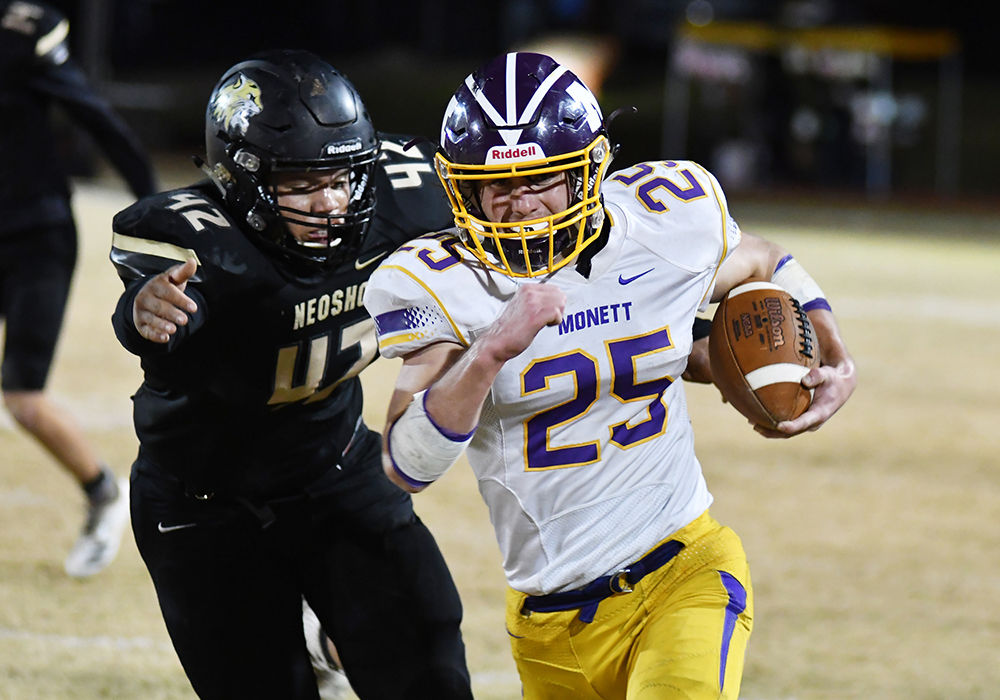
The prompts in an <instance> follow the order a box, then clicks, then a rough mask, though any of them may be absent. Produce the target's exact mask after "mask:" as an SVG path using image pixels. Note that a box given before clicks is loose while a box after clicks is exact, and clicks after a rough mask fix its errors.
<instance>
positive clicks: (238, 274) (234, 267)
mask: <svg viewBox="0 0 1000 700" xmlns="http://www.w3.org/2000/svg"><path fill="white" fill-rule="evenodd" d="M112 228H113V230H114V234H113V239H112V248H111V261H112V262H113V263H114V264H115V267H116V268H117V269H118V274H119V276H120V277H121V278H122V279H123V280H126V281H127V280H130V279H135V278H137V277H151V276H154V275H157V274H159V273H161V272H163V271H164V270H166V269H168V268H170V267H173V266H174V265H177V264H178V263H182V262H185V261H186V260H189V259H194V260H196V261H197V263H198V271H197V272H196V273H195V276H194V277H193V278H192V280H191V281H192V282H194V283H198V282H201V281H203V280H206V279H209V278H211V279H212V280H214V281H219V282H222V280H223V279H224V280H226V281H225V282H223V283H225V284H229V285H235V287H236V289H234V291H237V290H238V289H240V288H243V287H245V286H246V285H247V284H249V283H250V282H251V281H252V280H253V279H255V278H259V277H260V276H261V275H269V276H270V275H275V274H276V273H275V271H274V268H273V265H272V264H271V263H270V262H269V260H268V259H267V257H266V256H265V255H264V254H263V253H262V252H260V250H258V249H257V247H256V246H254V245H253V243H252V242H250V240H249V239H247V237H246V235H245V234H244V233H243V232H242V231H241V230H240V227H239V225H238V224H237V222H236V221H235V220H234V219H233V218H232V217H231V216H230V215H229V213H228V212H227V211H226V210H225V208H223V206H222V205H221V203H220V202H219V200H218V198H217V196H216V195H215V188H214V185H211V184H210V183H203V184H200V185H196V186H193V187H188V188H184V189H178V190H171V191H168V192H161V193H159V194H155V195H151V196H149V197H144V198H143V199H140V200H139V201H138V202H136V203H135V204H133V205H132V206H130V207H128V208H127V209H124V210H122V211H120V212H118V214H116V215H115V217H114V219H113V221H112Z"/></svg>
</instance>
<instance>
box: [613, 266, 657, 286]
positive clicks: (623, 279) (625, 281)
mask: <svg viewBox="0 0 1000 700" xmlns="http://www.w3.org/2000/svg"><path fill="white" fill-rule="evenodd" d="M655 269H656V268H655V267H651V268H649V269H648V270H646V271H645V272H640V273H639V274H638V275H636V276H635V277H622V276H621V275H618V284H629V283H630V282H635V281H636V280H637V279H639V278H640V277H642V276H643V275H648V274H649V273H650V272H652V271H653V270H655Z"/></svg>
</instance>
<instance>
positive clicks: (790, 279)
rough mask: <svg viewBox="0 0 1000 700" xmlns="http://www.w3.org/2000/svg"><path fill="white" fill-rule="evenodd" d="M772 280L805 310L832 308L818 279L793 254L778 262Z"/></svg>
mask: <svg viewBox="0 0 1000 700" xmlns="http://www.w3.org/2000/svg"><path fill="white" fill-rule="evenodd" d="M771 281H772V282H774V283H775V284H776V285H778V286H779V287H781V288H782V289H784V290H785V291H786V292H788V293H789V294H791V295H792V298H793V299H795V300H796V301H798V302H799V306H801V307H802V310H803V311H812V310H813V309H826V310H827V311H829V310H830V303H829V302H828V301H827V300H826V297H825V296H824V294H823V290H822V289H820V288H819V285H818V284H816V280H814V279H813V278H812V277H810V276H809V273H808V272H806V271H805V268H803V267H802V266H801V265H799V263H798V262H797V261H796V260H795V258H793V257H792V256H791V255H786V256H785V257H783V258H782V259H781V260H780V261H779V262H778V266H777V267H775V268H774V273H773V274H772V275H771Z"/></svg>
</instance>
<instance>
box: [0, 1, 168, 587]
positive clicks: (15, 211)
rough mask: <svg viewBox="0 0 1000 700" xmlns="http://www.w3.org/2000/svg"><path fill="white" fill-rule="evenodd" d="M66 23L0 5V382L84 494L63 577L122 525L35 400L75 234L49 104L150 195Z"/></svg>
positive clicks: (70, 434) (109, 499)
mask: <svg viewBox="0 0 1000 700" xmlns="http://www.w3.org/2000/svg"><path fill="white" fill-rule="evenodd" d="M68 37H69V22H68V21H67V20H66V18H65V17H64V16H63V15H62V13H60V12H59V11H58V10H56V9H55V8H54V7H51V6H49V5H47V4H45V3H41V2H33V1H32V2H25V1H18V2H10V1H8V0H0V318H2V319H4V323H5V337H6V340H5V343H4V348H3V365H2V367H0V384H2V389H3V399H4V404H5V405H6V407H7V410H8V411H9V412H10V414H11V416H13V418H14V420H16V421H17V423H18V424H19V425H20V426H22V427H23V428H25V429H26V430H27V431H28V432H29V433H31V435H33V436H34V437H35V438H36V439H37V440H38V441H39V443H40V444H41V445H42V446H43V447H44V448H45V449H46V450H47V451H48V452H49V453H50V454H51V455H52V456H53V457H54V458H55V459H56V460H57V462H58V463H59V465H60V466H61V467H62V468H63V469H65V470H66V471H67V472H68V473H70V474H71V475H72V476H73V477H74V478H75V479H76V480H77V481H78V482H79V483H80V485H81V487H82V488H83V491H84V493H85V494H86V502H87V517H86V521H85V523H84V526H83V530H82V532H81V533H80V536H79V537H78V539H77V540H76V543H75V544H74V545H73V548H72V549H71V550H70V553H69V555H68V556H67V557H66V561H65V564H64V566H65V569H66V573H68V574H69V575H70V576H76V577H84V576H91V575H93V574H96V573H97V572H98V571H101V570H102V569H103V568H104V567H106V566H107V565H108V564H110V563H111V561H112V560H113V559H114V557H115V555H116V554H117V552H118V546H119V543H120V542H121V537H122V532H123V531H124V529H125V527H126V525H127V524H128V495H127V493H126V492H125V489H126V488H127V486H128V482H127V481H125V480H124V479H123V480H122V481H121V483H120V484H119V483H118V482H117V481H116V479H115V475H114V473H113V472H112V471H111V469H110V468H109V467H108V466H107V465H106V464H104V463H103V462H102V461H101V459H100V457H99V456H98V454H97V452H96V450H95V448H94V446H93V445H91V443H90V441H89V440H88V439H87V438H86V436H85V435H84V433H83V431H82V429H81V428H80V426H79V425H78V424H77V422H76V419H75V418H74V417H73V415H72V414H70V413H69V412H67V411H66V410H64V409H63V408H62V407H60V406H59V405H57V404H56V403H54V402H52V401H51V400H50V399H49V398H48V396H47V395H46V393H45V391H44V390H45V385H46V382H47V380H48V376H49V370H50V368H51V365H52V358H53V353H54V352H55V348H56V343H57V342H58V339H59V332H60V328H61V326H62V320H63V314H64V312H65V308H66V300H67V298H68V296H69V289H70V280H71V279H72V276H73V269H74V267H75V265H76V254H77V234H76V227H75V225H74V222H73V211H72V209H71V206H70V185H69V178H68V176H67V172H66V166H65V163H63V162H62V159H61V157H60V153H59V150H58V148H57V142H58V139H57V138H56V132H55V130H54V129H53V124H52V120H53V112H54V109H53V107H56V108H58V109H59V110H60V111H61V112H62V113H63V114H65V115H66V116H68V117H69V118H70V119H72V121H73V122H74V123H75V124H78V125H80V126H82V127H84V128H85V129H86V131H87V132H88V133H89V134H90V135H91V136H92V137H93V138H94V141H95V142H96V143H97V144H98V145H99V146H100V147H101V150H102V152H103V154H104V155H105V157H107V158H108V160H109V161H110V162H111V163H112V164H113V165H114V166H115V168H116V169H117V170H118V171H119V173H120V174H121V175H122V177H123V178H124V179H125V180H126V181H127V183H128V185H129V187H130V188H131V190H132V192H133V193H134V194H135V195H136V196H137V197H141V196H145V195H147V194H150V193H152V192H153V191H154V190H155V185H154V176H153V171H152V168H151V167H150V163H149V158H148V157H147V156H146V154H145V152H144V150H143V148H142V146H141V144H140V142H139V139H138V138H137V137H136V136H135V134H134V133H133V132H132V130H131V129H130V128H129V127H128V126H127V124H126V123H125V122H124V121H123V120H122V118H121V117H120V116H119V115H118V114H116V113H115V112H114V110H113V109H112V107H111V105H110V104H108V102H107V101H106V100H104V99H103V98H102V97H100V96H99V95H98V94H97V93H96V92H95V90H94V88H93V86H92V85H91V84H90V82H89V81H88V80H87V77H86V75H85V74H84V73H83V71H82V70H81V69H80V68H79V66H78V65H77V64H76V63H75V62H74V61H73V59H72V57H71V56H70V53H69V47H68Z"/></svg>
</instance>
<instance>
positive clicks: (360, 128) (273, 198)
mask: <svg viewBox="0 0 1000 700" xmlns="http://www.w3.org/2000/svg"><path fill="white" fill-rule="evenodd" d="M205 151H206V154H207V157H208V163H207V166H206V170H207V171H208V172H209V175H210V176H211V178H212V179H213V180H214V181H215V183H216V184H217V185H218V186H219V188H220V189H221V190H222V193H223V195H224V197H225V201H226V204H227V206H228V207H229V209H230V211H231V212H232V213H234V214H235V215H236V216H237V217H239V218H241V219H243V220H245V221H246V222H247V224H248V225H249V228H250V230H251V231H252V233H253V234H254V235H256V237H257V238H258V239H259V241H261V242H262V243H263V246H264V247H265V249H266V250H269V251H270V252H274V253H277V254H279V255H280V256H283V257H285V258H287V259H291V260H294V261H300V262H307V263H311V264H313V265H314V266H316V265H318V266H323V267H332V266H336V265H338V264H340V263H341V262H343V261H345V260H347V259H349V258H350V257H351V256H353V255H354V254H356V253H357V251H358V249H359V248H360V246H361V241H362V239H363V237H364V235H365V232H366V230H367V226H368V222H369V221H370V220H371V218H372V215H373V214H374V211H375V187H374V180H375V178H374V172H373V171H374V168H375V162H376V160H377V159H378V155H379V140H378V136H377V135H376V133H375V128H374V127H373V126H372V123H371V119H370V118H369V116H368V111H367V109H366V108H365V105H364V103H363V102H362V101H361V96H360V95H359V94H358V91H357V90H356V89H355V88H354V86H353V85H352V84H351V82H350V81H349V80H348V79H347V78H346V77H345V76H344V75H343V74H342V73H340V72H339V71H337V70H336V69H335V68H333V66H331V65H329V64H328V63H326V62H325V61H323V60H322V59H321V58H319V57H318V56H315V55H313V54H311V53H309V52H307V51H290V50H282V51H268V52H264V53H261V54H257V55H255V56H253V57H251V58H250V59H248V60H246V61H243V62H241V63H237V64H236V65H234V66H233V67H231V68H230V69H229V70H227V71H226V72H225V74H223V76H222V78H221V79H220V80H219V82H218V83H217V84H216V86H215V89H213V90H212V95H211V97H210V98H209V100H208V107H207V109H206V111H205ZM343 169H346V170H348V171H349V173H350V187H351V193H350V198H349V204H348V209H347V212H346V213H344V214H336V215H329V216H325V218H326V228H327V233H328V235H327V240H326V241H325V242H323V243H316V242H307V243H302V242H299V241H298V240H296V239H295V237H294V236H292V234H291V233H290V231H289V229H288V227H287V226H286V223H302V224H306V225H313V226H315V222H316V221H317V219H322V218H324V217H323V216H320V217H317V216H316V214H315V213H310V212H306V211H301V210H298V209H292V208H289V207H282V206H279V204H278V197H277V195H276V193H275V190H274V183H273V181H272V180H273V178H272V175H273V174H274V173H278V172H282V171H308V172H316V171H337V170H343Z"/></svg>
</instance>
